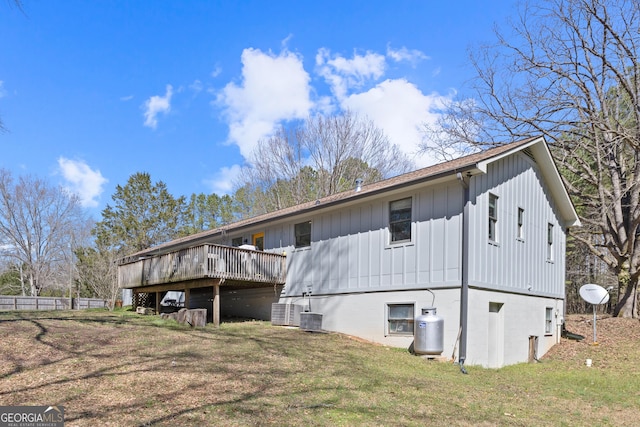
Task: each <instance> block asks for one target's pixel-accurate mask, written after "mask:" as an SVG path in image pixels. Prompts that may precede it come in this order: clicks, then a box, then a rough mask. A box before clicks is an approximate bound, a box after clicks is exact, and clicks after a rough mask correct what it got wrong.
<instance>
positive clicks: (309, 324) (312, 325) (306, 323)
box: [300, 311, 322, 332]
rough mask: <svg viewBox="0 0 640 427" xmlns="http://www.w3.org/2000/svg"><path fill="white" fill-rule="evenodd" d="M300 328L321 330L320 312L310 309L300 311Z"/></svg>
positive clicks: (312, 330)
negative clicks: (313, 311)
mask: <svg viewBox="0 0 640 427" xmlns="http://www.w3.org/2000/svg"><path fill="white" fill-rule="evenodd" d="M300 329H302V330H303V331H308V332H320V331H322V313H312V312H310V311H306V312H303V313H300Z"/></svg>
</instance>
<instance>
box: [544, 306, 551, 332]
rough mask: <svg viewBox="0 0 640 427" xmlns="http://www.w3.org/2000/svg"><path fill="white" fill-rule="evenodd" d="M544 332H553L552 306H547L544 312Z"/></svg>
mask: <svg viewBox="0 0 640 427" xmlns="http://www.w3.org/2000/svg"><path fill="white" fill-rule="evenodd" d="M544 333H545V334H547V335H549V334H552V333H553V307H547V308H546V309H545V312H544Z"/></svg>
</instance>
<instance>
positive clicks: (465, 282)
mask: <svg viewBox="0 0 640 427" xmlns="http://www.w3.org/2000/svg"><path fill="white" fill-rule="evenodd" d="M456 177H457V178H458V181H460V185H462V188H463V190H464V208H463V210H462V241H461V243H462V254H461V258H462V259H461V263H460V264H461V267H460V268H461V270H462V271H461V273H462V284H461V285H462V286H461V287H460V350H459V352H458V363H459V365H460V372H462V373H463V374H466V373H467V370H466V369H465V368H464V362H465V360H466V358H467V314H468V311H469V183H468V182H467V181H465V178H464V176H462V173H460V172H458V173H457V174H456Z"/></svg>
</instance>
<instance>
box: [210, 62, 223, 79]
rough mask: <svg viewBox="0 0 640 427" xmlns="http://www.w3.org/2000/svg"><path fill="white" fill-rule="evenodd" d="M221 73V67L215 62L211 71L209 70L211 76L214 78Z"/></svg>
mask: <svg viewBox="0 0 640 427" xmlns="http://www.w3.org/2000/svg"><path fill="white" fill-rule="evenodd" d="M221 73H222V67H221V66H220V65H219V64H216V66H215V68H214V69H213V71H211V77H213V78H216V77H218V76H219V75H220V74H221Z"/></svg>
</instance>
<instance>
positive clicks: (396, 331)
mask: <svg viewBox="0 0 640 427" xmlns="http://www.w3.org/2000/svg"><path fill="white" fill-rule="evenodd" d="M414 318H415V314H414V308H413V304H387V334H388V335H413V322H414Z"/></svg>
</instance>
